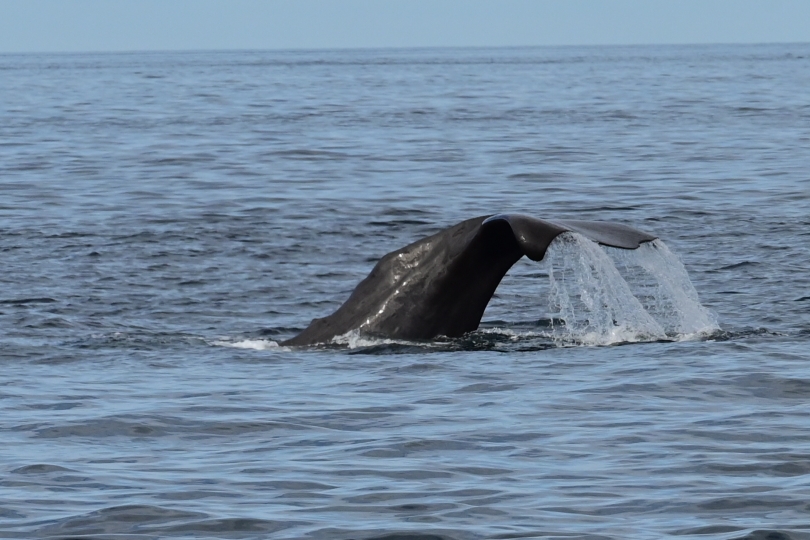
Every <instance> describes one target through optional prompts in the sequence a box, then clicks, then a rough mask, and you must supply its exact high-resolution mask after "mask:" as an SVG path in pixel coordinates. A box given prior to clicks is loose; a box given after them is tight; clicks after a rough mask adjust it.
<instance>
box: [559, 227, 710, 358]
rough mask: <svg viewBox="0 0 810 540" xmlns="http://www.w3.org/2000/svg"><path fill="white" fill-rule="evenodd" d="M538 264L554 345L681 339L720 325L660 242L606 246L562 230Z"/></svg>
mask: <svg viewBox="0 0 810 540" xmlns="http://www.w3.org/2000/svg"><path fill="white" fill-rule="evenodd" d="M608 253H610V255H609V254H608ZM614 261H615V262H614ZM543 264H545V265H547V267H548V275H549V284H550V288H549V309H550V311H551V317H552V321H555V320H556V321H560V322H558V323H557V324H553V325H552V328H551V331H550V337H551V338H552V339H553V340H554V341H555V342H557V343H558V344H560V345H609V344H613V343H621V342H635V341H654V340H660V339H684V338H688V337H691V336H694V335H697V334H704V333H711V332H713V331H716V330H718V328H719V327H718V326H717V321H716V320H715V318H714V317H713V316H712V315H711V314H710V313H709V312H708V310H706V308H704V307H703V306H702V305H701V304H700V302H699V300H698V297H697V292H696V291H695V288H694V287H693V286H692V283H691V282H690V281H689V276H688V275H687V273H686V269H685V268H684V267H683V264H681V262H680V261H679V260H678V258H677V257H676V256H675V255H674V254H673V253H672V252H671V251H670V250H669V249H668V248H667V247H666V245H664V243H663V242H661V241H660V240H656V241H654V242H649V243H645V244H643V245H642V246H641V247H639V248H638V249H636V250H619V249H614V248H607V249H605V248H602V247H601V246H599V245H598V244H596V243H594V242H592V241H590V240H588V239H587V238H585V237H584V236H582V235H579V234H576V233H565V234H562V235H560V236H558V237H557V238H556V239H555V240H554V242H552V244H551V246H550V247H549V250H548V252H547V253H546V257H545V258H544V261H543ZM617 264H618V267H617ZM619 268H621V269H622V272H620V271H619Z"/></svg>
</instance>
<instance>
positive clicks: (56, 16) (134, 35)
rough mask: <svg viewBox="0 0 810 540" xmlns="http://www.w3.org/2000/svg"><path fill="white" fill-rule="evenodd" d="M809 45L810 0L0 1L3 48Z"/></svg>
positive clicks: (185, 48) (103, 49)
mask: <svg viewBox="0 0 810 540" xmlns="http://www.w3.org/2000/svg"><path fill="white" fill-rule="evenodd" d="M768 42H810V0H0V52H29V51H31V52H33V51H58V52H64V51H131V50H194V49H301V48H304V49H311V48H318V49H320V48H343V47H433V46H511V45H593V44H637V43H768Z"/></svg>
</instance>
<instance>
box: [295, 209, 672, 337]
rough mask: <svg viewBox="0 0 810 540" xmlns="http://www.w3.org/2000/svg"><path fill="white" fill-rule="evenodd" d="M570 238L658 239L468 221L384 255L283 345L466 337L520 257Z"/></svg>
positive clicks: (581, 227)
mask: <svg viewBox="0 0 810 540" xmlns="http://www.w3.org/2000/svg"><path fill="white" fill-rule="evenodd" d="M569 231H572V232H577V233H580V234H582V235H583V236H585V237H587V238H589V239H591V240H593V241H594V242H598V243H599V244H602V245H605V246H612V247H617V248H623V249H636V248H638V247H639V246H640V245H641V244H642V243H644V242H650V241H652V240H655V239H656V236H653V235H650V234H647V233H645V232H642V231H639V230H638V229H634V228H632V227H628V226H626V225H621V224H618V223H609V222H603V221H578V220H574V221H569V220H564V221H546V220H542V219H537V218H533V217H530V216H525V215H521V214H498V215H494V216H480V217H476V218H472V219H468V220H466V221H462V222H461V223H459V224H457V225H454V226H452V227H449V228H447V229H444V230H442V231H440V232H438V233H436V234H434V235H432V236H428V237H427V238H423V239H422V240H418V241H416V242H414V243H412V244H410V245H408V246H405V247H404V248H402V249H398V250H397V251H393V252H391V253H389V254H387V255H385V256H384V257H383V258H382V259H380V261H379V262H378V263H377V264H376V266H374V269H373V270H372V271H371V273H370V274H369V275H368V277H366V278H365V279H364V280H363V281H361V282H360V283H359V284H358V285H357V287H356V288H355V289H354V292H352V294H351V296H350V297H349V299H348V300H346V302H345V303H344V304H343V305H342V306H340V307H339V308H338V310H337V311H335V312H334V313H333V314H331V315H329V316H328V317H324V318H322V319H314V320H313V321H312V323H311V324H310V325H309V326H308V327H307V328H306V329H304V331H303V332H301V333H300V334H298V335H297V336H295V337H293V338H292V339H289V340H287V341H285V342H283V343H282V344H283V345H313V344H316V343H325V342H328V341H330V340H331V339H332V338H334V337H336V336H339V335H342V334H345V333H347V332H349V331H351V330H358V331H360V332H361V333H363V334H366V335H370V336H379V337H386V338H395V339H406V340H428V339H432V338H434V337H436V336H448V337H457V336H460V335H462V334H464V333H466V332H471V331H473V330H475V329H476V328H478V325H479V323H480V322H481V317H482V316H483V314H484V310H485V309H486V307H487V304H488V303H489V300H490V299H491V298H492V295H493V294H494V293H495V289H496V288H497V287H498V284H499V283H500V282H501V279H503V276H504V275H505V274H506V272H507V271H508V270H509V269H510V268H511V267H512V265H514V264H515V263H516V262H517V261H518V260H519V259H520V258H521V257H523V256H524V255H525V256H527V257H529V258H530V259H532V260H534V261H540V260H542V259H543V257H544V256H545V254H546V250H547V249H548V246H549V244H551V242H552V240H554V238H556V237H557V236H558V235H560V234H562V233H564V232H569Z"/></svg>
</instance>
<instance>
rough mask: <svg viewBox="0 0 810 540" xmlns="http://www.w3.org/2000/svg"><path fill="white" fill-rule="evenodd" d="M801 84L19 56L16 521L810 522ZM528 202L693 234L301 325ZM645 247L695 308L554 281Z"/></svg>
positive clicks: (12, 307)
mask: <svg viewBox="0 0 810 540" xmlns="http://www.w3.org/2000/svg"><path fill="white" fill-rule="evenodd" d="M808 89H810V45H808V44H794V45H756V46H753V45H752V46H669V47H653V46H644V47H640V46H639V47H609V48H597V47H585V48H576V47H567V48H565V47H564V48H516V49H435V50H434V49H423V50H357V51H312V52H294V51H292V52H262V51H247V52H194V53H169V52H167V53H131V54H70V55H42V54H37V55H2V56H0V256H1V257H0V269H1V270H2V271H0V536H2V537H4V538H94V539H113V538H115V539H125V538H126V539H130V538H132V539H134V538H279V539H297V538H311V539H349V538H354V539H371V538H375V539H389V540H394V539H398V540H405V539H421V540H429V539H443V540H468V539H470V540H472V539H483V538H499V539H506V538H566V539H577V538H582V539H584V538H589V539H596V538H600V539H617V540H618V539H624V538H638V539H661V538H683V539H702V538H721V539H738V538H746V539H750V540H754V539H765V538H768V539H771V540H781V539H808V538H810V404H809V403H808V402H809V401H810V367H809V366H808V362H809V361H810V272H808V270H809V269H810V90H808ZM508 212H513V213H525V214H529V215H532V216H535V217H540V218H546V219H554V218H560V219H598V220H608V221H616V222H621V223H625V224H628V225H632V226H635V227H638V228H640V229H642V230H645V231H649V232H652V233H654V234H656V235H658V236H659V238H660V242H661V243H662V245H663V246H665V247H666V249H667V253H669V252H671V257H669V258H666V261H667V262H661V261H662V260H664V259H661V258H660V257H659V258H656V257H658V255H655V256H654V253H653V252H646V254H645V253H643V252H641V251H639V252H621V253H614V252H610V253H608V256H609V257H611V259H609V260H612V261H614V263H615V267H614V266H612V265H611V264H609V263H604V264H602V263H600V264H602V266H599V265H597V264H595V263H593V261H595V260H597V259H595V258H593V257H592V258H590V259H587V260H585V259H581V257H583V256H584V255H583V254H585V253H586V252H587V249H590V248H586V247H582V246H581V245H579V244H581V241H580V240H577V239H576V238H574V239H573V240H571V239H570V238H569V239H568V240H567V241H560V242H558V243H555V244H554V245H553V246H552V250H551V254H552V257H550V258H549V260H548V261H544V262H543V263H541V264H537V263H533V262H530V261H528V260H524V261H521V262H519V263H518V264H517V265H515V267H514V268H513V270H512V271H510V273H509V274H507V276H506V277H505V278H504V280H503V282H502V284H501V287H500V288H499V290H498V291H497V293H496V297H495V298H493V301H492V303H491V305H490V307H489V308H488V310H487V313H486V314H485V316H484V320H483V323H482V327H481V329H480V330H479V331H477V332H474V333H472V334H469V335H466V336H463V337H461V338H457V339H447V338H439V339H437V340H434V341H433V342H427V343H406V342H391V341H387V340H379V339H378V340H373V339H368V338H365V337H363V336H358V335H349V336H344V337H342V338H341V339H339V340H337V342H336V343H332V344H329V345H325V346H320V347H313V348H288V347H280V346H278V342H279V341H281V340H283V339H286V338H289V337H291V336H293V335H295V333H297V332H298V331H300V330H301V329H303V328H304V327H305V326H306V325H307V324H308V323H309V321H310V320H311V319H312V318H314V317H322V316H325V315H327V314H329V313H331V312H332V311H333V310H334V309H336V308H337V307H338V306H339V305H340V304H341V303H342V302H343V301H344V300H345V299H346V298H347V297H348V295H349V293H350V292H351V291H352V289H353V288H354V286H355V285H356V284H357V282H359V281H360V280H361V279H362V278H363V277H365V275H366V274H367V273H368V272H369V270H370V269H371V267H372V266H373V265H374V263H375V261H376V260H377V259H379V258H380V257H381V256H382V255H384V254H385V253H387V252H389V251H392V250H394V249H397V248H399V247H402V246H404V245H406V244H408V243H410V242H412V241H414V240H417V239H419V238H421V237H423V236H425V235H428V234H432V233H434V232H436V231H438V230H440V229H441V228H443V227H447V226H450V225H453V224H455V223H457V222H459V221H461V220H463V219H466V218H469V217H474V216H478V215H484V214H494V213H508ZM578 242H579V244H578ZM577 246H579V247H577ZM590 247H593V246H590ZM597 251H598V250H597ZM614 251H616V250H614ZM599 253H601V252H599ZM651 253H652V254H651ZM655 253H659V255H660V253H662V251H659V252H655ZM594 257H597V258H599V257H602V255H599V254H598V253H597V255H594ZM583 260H584V261H585V262H582V261H583ZM598 260H600V261H601V260H602V259H601V258H599V259H598ZM576 261H580V262H576ZM589 261H590V262H589ZM678 261H680V262H682V263H683V267H684V268H685V270H686V271H687V272H688V276H689V278H690V279H691V285H690V282H689V281H688V280H685V279H684V278H683V274H682V273H679V272H678V268H677V267H678ZM555 264H556V265H557V266H555ZM566 265H568V266H566ZM645 265H646V266H645ZM630 267H633V268H636V269H638V268H642V269H644V268H647V269H648V271H647V273H646V274H644V273H643V272H642V274H643V275H642V278H640V279H641V281H639V282H638V283H636V284H635V285H634V283H632V280H631V279H630V278H628V281H627V284H629V286H632V287H636V289H634V290H636V291H640V292H637V294H638V300H637V301H635V303H633V302H631V304H632V306H631V307H630V308H627V309H630V310H631V311H632V312H633V313H636V314H637V313H639V311H638V309H642V311H644V312H645V313H646V312H649V313H651V314H653V315H656V317H658V319H659V320H660V319H661V316H662V315H661V314H662V313H663V314H664V315H666V316H674V315H673V314H675V315H677V316H678V317H680V319H678V321H680V322H678V324H680V325H681V326H678V324H674V325H670V326H668V327H667V328H664V327H663V326H660V325H659V329H655V327H654V326H650V325H649V323H648V322H645V323H643V324H648V326H647V327H645V328H647V329H648V331H647V334H644V333H643V332H641V333H636V334H632V336H630V337H628V335H629V334H627V333H620V334H618V335H613V334H610V335H608V334H605V325H607V326H609V327H612V326H613V325H612V323H611V321H613V320H615V319H616V317H617V316H618V315H615V314H616V313H624V311H622V310H623V309H625V308H624V307H621V306H618V304H620V303H622V301H621V299H622V298H626V295H624V294H619V295H613V296H609V295H606V294H607V293H604V294H605V296H598V294H603V293H602V292H599V291H604V290H605V288H604V286H603V285H598V284H597V285H589V287H592V288H591V289H588V290H589V291H591V292H592V293H593V294H594V295H597V296H588V297H586V296H583V295H582V294H581V293H582V291H583V290H584V289H583V288H582V283H583V281H582V279H579V278H578V279H579V281H577V280H573V279H570V278H568V279H567V281H565V279H563V277H564V275H569V276H571V275H573V276H580V277H581V276H585V275H595V276H597V277H598V279H596V278H594V279H595V280H596V281H595V282H598V283H604V282H606V281H605V280H607V279H608V278H606V277H604V276H608V275H613V274H612V273H611V272H612V270H610V271H609V269H610V268H613V269H614V270H615V269H618V270H621V271H626V270H627V269H628V268H630ZM566 268H567V270H566ZM578 269H579V270H578ZM594 269H595V270H594ZM649 269H652V270H649ZM566 271H567V272H569V273H568V274H565V272H566ZM571 272H573V274H572V273H571ZM577 272H579V273H577ZM589 272H590V273H589ZM662 272H663V273H662ZM644 275H646V276H647V278H644V277H643V276H644ZM656 275H659V277H660V276H663V277H661V279H660V280H659V281H658V282H653V281H650V279H652V278H650V276H653V277H654V276H656ZM600 276H601V277H600ZM589 279H590V278H589ZM611 279H613V281H612V282H611V283H614V284H615V283H619V285H621V284H622V283H625V282H624V281H622V280H621V279H619V278H611ZM644 279H647V282H645V281H644ZM600 280H601V281H600ZM564 282H565V283H567V284H564ZM578 283H579V285H578ZM650 283H653V285H650ZM655 283H657V285H655ZM691 286H693V287H694V289H693V291H694V294H693V295H692V296H690V294H692V293H690V290H689V287H691ZM560 287H563V289H561V288H560ZM577 287H579V288H577ZM594 287H595V288H594ZM622 287H624V285H622ZM611 290H613V289H611ZM616 290H621V291H625V289H623V288H619V289H616ZM645 291H646V292H645ZM662 291H663V292H662ZM666 291H670V293H671V294H670V293H667V294H669V296H666V294H664V292H666ZM673 291H674V292H673ZM662 295H663V296H662ZM679 295H680V296H679ZM694 295H697V296H694ZM665 297H666V298H665ZM566 298H568V300H566ZM577 298H579V300H577ZM583 298H585V299H587V298H601V299H602V300H598V301H595V303H594V302H591V303H592V304H594V305H595V306H596V307H594V308H593V309H594V310H595V313H596V312H598V313H596V315H599V317H601V319H599V320H603V321H608V322H606V323H603V324H602V326H601V327H599V328H596V329H594V321H596V320H597V319H598V317H596V315H593V316H592V315H587V316H586V317H585V318H584V319H583V320H580V321H579V322H580V323H582V325H581V326H576V325H574V324H573V322H572V320H573V318H574V315H571V313H574V311H573V310H574V307H575V306H574V304H575V301H579V302H580V303H582V302H584V300H583ZM667 298H669V300H667ZM673 298H686V299H687V300H688V301H689V302H692V300H689V298H692V299H693V300H694V302H692V304H690V306H691V307H690V308H689V309H688V310H684V309H682V306H683V305H685V304H682V303H681V304H679V303H677V302H676V300H673ZM698 298H699V300H697V299H698ZM687 300H684V301H687ZM566 302H567V303H566ZM585 303H588V302H585ZM637 304H638V305H637ZM678 306H681V307H678ZM704 308H705V311H702V310H703V309H704ZM578 309H579V308H578ZM692 309H694V310H697V311H690V310H692ZM610 310H613V311H610ZM633 310H635V311H633ZM645 310H646V311H645ZM577 313H582V311H581V309H580V311H578V312H577ZM566 314H568V316H569V319H571V320H569V321H568V322H569V323H570V324H568V325H562V326H561V322H560V318H561V317H563V316H565V315H566ZM667 314H669V315H667ZM701 317H704V318H701ZM642 318H643V317H642ZM664 318H666V317H664ZM631 319H632V317H630V319H628V320H631ZM632 320H633V321H641V319H632ZM644 321H646V319H644ZM696 321H697V322H696ZM701 321H703V322H701ZM714 321H716V326H713V325H714V324H715V322H714ZM698 323H699V324H698ZM633 324H637V325H638V324H642V322H636V323H633ZM656 324H657V323H656ZM690 325H691V326H690ZM597 326H598V325H597ZM560 329H563V330H565V332H563V334H564V335H563V336H562V337H560V335H556V334H555V331H559V330H560ZM571 329H574V330H576V332H579V333H576V334H575V335H571V332H573V331H574V330H571ZM650 329H651V330H650ZM568 330H570V331H571V332H569V331H568ZM659 330H661V332H663V334H662V333H661V332H659ZM566 332H568V333H566ZM645 335H646V337H645ZM631 338H632V339H631Z"/></svg>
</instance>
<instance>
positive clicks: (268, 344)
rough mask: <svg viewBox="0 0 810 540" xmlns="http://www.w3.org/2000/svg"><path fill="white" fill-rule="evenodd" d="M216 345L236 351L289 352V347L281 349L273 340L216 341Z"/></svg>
mask: <svg viewBox="0 0 810 540" xmlns="http://www.w3.org/2000/svg"><path fill="white" fill-rule="evenodd" d="M213 344H214V345H217V346H218V347H233V348H235V349H253V350H256V351H266V350H268V349H276V350H288V349H287V347H281V346H279V344H278V343H277V342H275V341H273V340H271V339H242V340H239V341H228V340H226V339H220V340H217V341H214V343H213Z"/></svg>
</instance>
